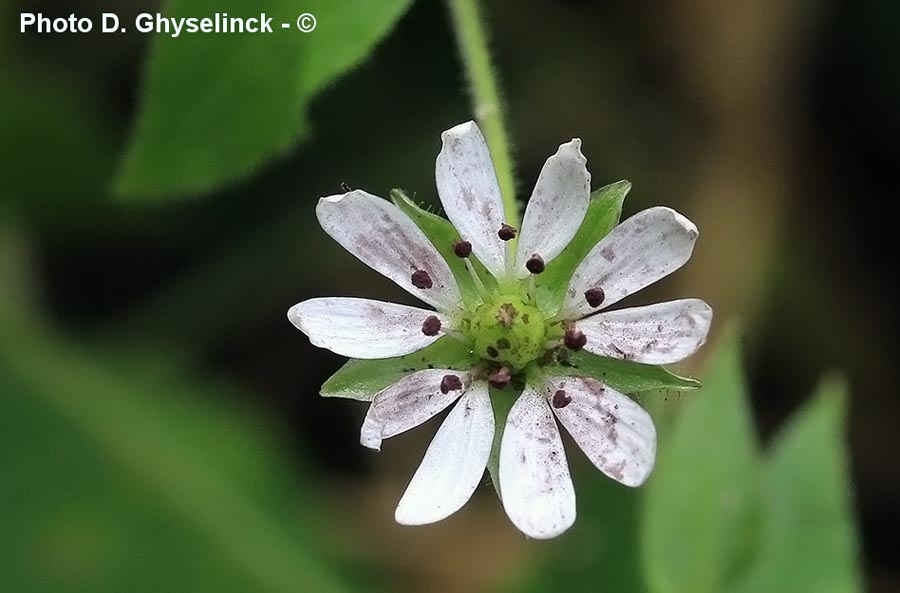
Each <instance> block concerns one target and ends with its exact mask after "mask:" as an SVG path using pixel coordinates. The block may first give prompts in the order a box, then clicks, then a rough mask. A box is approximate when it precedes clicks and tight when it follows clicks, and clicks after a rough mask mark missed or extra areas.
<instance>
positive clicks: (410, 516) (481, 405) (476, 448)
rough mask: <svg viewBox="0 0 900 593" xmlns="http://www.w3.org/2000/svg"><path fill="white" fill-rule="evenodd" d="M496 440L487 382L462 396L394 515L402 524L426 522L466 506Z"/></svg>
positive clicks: (431, 446) (479, 480) (432, 521)
mask: <svg viewBox="0 0 900 593" xmlns="http://www.w3.org/2000/svg"><path fill="white" fill-rule="evenodd" d="M493 440H494V412H493V410H492V408H491V400H490V396H489V395H488V386H487V383H485V382H483V381H479V382H477V383H475V384H473V385H472V387H471V388H470V389H469V390H468V391H467V392H466V393H465V395H463V396H462V397H461V398H460V400H459V402H457V404H456V406H455V407H454V408H453V410H452V411H451V412H450V414H449V415H448V416H447V419H446V420H444V423H443V424H442V425H441V427H440V429H438V431H437V434H436V435H435V436H434V440H432V441H431V444H430V445H429V446H428V451H426V452H425V458H424V459H422V463H421V464H420V465H419V469H418V470H416V473H415V475H414V476H413V478H412V481H410V483H409V486H408V487H407V488H406V492H404V493H403V497H402V498H401V499H400V504H398V505H397V511H396V512H395V513H394V518H395V519H396V521H397V523H400V524H401V525H425V524H426V523H434V522H436V521H440V520H441V519H445V518H447V517H449V516H450V515H452V514H453V513H455V512H456V511H458V510H459V509H461V508H462V506H463V505H464V504H466V502H468V500H469V498H470V497H471V496H472V493H473V492H474V491H475V488H477V487H478V484H479V482H481V478H482V476H484V468H485V467H487V461H488V456H489V455H490V454H491V443H492V442H493Z"/></svg>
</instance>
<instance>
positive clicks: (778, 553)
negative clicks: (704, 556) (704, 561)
mask: <svg viewBox="0 0 900 593" xmlns="http://www.w3.org/2000/svg"><path fill="white" fill-rule="evenodd" d="M845 421H846V385H845V384H844V383H843V382H842V381H840V380H838V379H831V380H826V381H824V382H823V383H822V385H821V386H820V388H819V390H818V394H817V395H816V397H815V398H814V399H813V401H812V402H810V403H809V404H808V405H807V406H806V408H805V409H804V410H802V411H801V412H800V413H798V414H797V415H796V416H795V417H794V418H793V420H791V422H790V424H789V425H788V426H787V427H786V428H784V429H783V430H782V431H781V434H780V435H779V436H778V437H777V438H776V441H775V444H774V446H773V448H772V451H771V453H770V455H769V459H768V461H767V463H766V467H765V470H764V472H763V479H764V482H763V483H764V498H763V501H764V503H763V505H764V506H763V509H764V511H765V520H764V522H763V535H762V543H761V549H760V553H759V555H758V557H757V559H756V562H755V563H754V567H753V569H752V570H751V571H750V574H749V575H748V577H747V578H746V579H743V580H742V582H741V583H740V584H739V585H738V586H736V587H734V588H733V589H732V591H735V592H738V593H753V592H755V591H768V592H773V593H805V592H809V593H855V592H857V591H861V590H862V583H861V582H860V562H859V550H858V545H857V538H856V532H855V528H854V521H853V513H852V501H851V495H850V475H849V471H848V462H847V448H846V440H845V435H844V431H845Z"/></svg>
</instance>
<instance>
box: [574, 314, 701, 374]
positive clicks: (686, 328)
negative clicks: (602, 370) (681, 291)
mask: <svg viewBox="0 0 900 593" xmlns="http://www.w3.org/2000/svg"><path fill="white" fill-rule="evenodd" d="M710 323H712V309H711V308H710V306H709V305H707V304H706V303H704V302H703V301H701V300H700V299H682V300H678V301H669V302H666V303H657V304H655V305H649V306H646V307H634V308H631V309H620V310H618V311H610V312H608V313H598V314H597V315H592V316H591V317H586V318H584V319H582V320H580V321H577V322H576V323H575V326H576V327H577V328H578V329H580V330H581V331H582V332H584V335H585V337H586V338H587V344H585V346H584V349H585V350H587V351H588V352H593V353H594V354H599V355H600V356H609V357H611V358H621V359H623V360H633V361H635V362H643V363H646V364H671V363H673V362H678V361H680V360H684V359H685V358H687V357H688V356H690V355H691V354H693V353H694V352H696V351H697V349H698V348H700V346H702V345H703V343H704V342H706V334H707V333H709V325H710Z"/></svg>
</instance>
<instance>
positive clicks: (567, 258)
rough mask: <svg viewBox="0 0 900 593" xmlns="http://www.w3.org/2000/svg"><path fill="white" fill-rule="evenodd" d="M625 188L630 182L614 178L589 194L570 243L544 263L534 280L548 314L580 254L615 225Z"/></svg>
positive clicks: (555, 307)
mask: <svg viewBox="0 0 900 593" xmlns="http://www.w3.org/2000/svg"><path fill="white" fill-rule="evenodd" d="M629 191H631V183H630V182H628V181H617V182H615V183H611V184H609V185H607V186H604V187H601V188H600V189H598V190H597V191H595V192H594V193H593V194H591V204H590V206H589V207H588V211H587V214H586V215H585V217H584V222H582V223H581V226H580V227H579V228H578V232H577V233H576V234H575V237H574V238H573V239H572V242H571V243H569V245H568V246H567V247H566V248H565V250H563V252H562V253H560V254H559V255H558V256H556V257H555V258H554V259H553V261H551V262H550V263H548V264H547V267H546V269H545V270H544V271H543V273H541V274H540V275H539V276H537V278H536V279H535V287H536V288H537V295H536V298H537V302H538V305H539V306H540V307H541V309H542V310H543V311H544V312H545V313H546V314H547V315H548V316H553V315H555V314H556V313H557V312H558V311H559V308H560V306H561V305H562V302H563V298H564V297H565V294H566V288H568V286H569V280H570V279H571V278H572V273H573V272H575V268H577V267H578V264H580V263H581V260H583V259H584V256H586V255H587V254H588V252H589V251H590V250H591V249H593V247H594V245H596V244H597V242H598V241H600V239H602V238H603V237H605V236H606V235H607V234H609V232H610V231H611V230H613V228H614V227H615V226H616V225H617V224H619V218H621V216H622V203H623V202H624V201H625V196H627V195H628V192H629Z"/></svg>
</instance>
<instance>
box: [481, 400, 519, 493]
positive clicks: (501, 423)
mask: <svg viewBox="0 0 900 593" xmlns="http://www.w3.org/2000/svg"><path fill="white" fill-rule="evenodd" d="M490 389H491V407H492V408H493V410H494V441H493V443H491V454H490V456H489V457H488V463H487V469H488V474H489V475H490V476H491V483H492V484H493V485H494V491H495V492H496V493H497V496H498V497H500V498H501V500H502V498H503V497H502V496H501V495H500V443H501V442H502V441H503V429H504V428H505V427H506V417H507V416H509V411H510V409H512V407H513V404H514V403H516V400H517V399H519V396H520V395H522V391H521V390H507V389H495V388H494V387H491V388H490Z"/></svg>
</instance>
